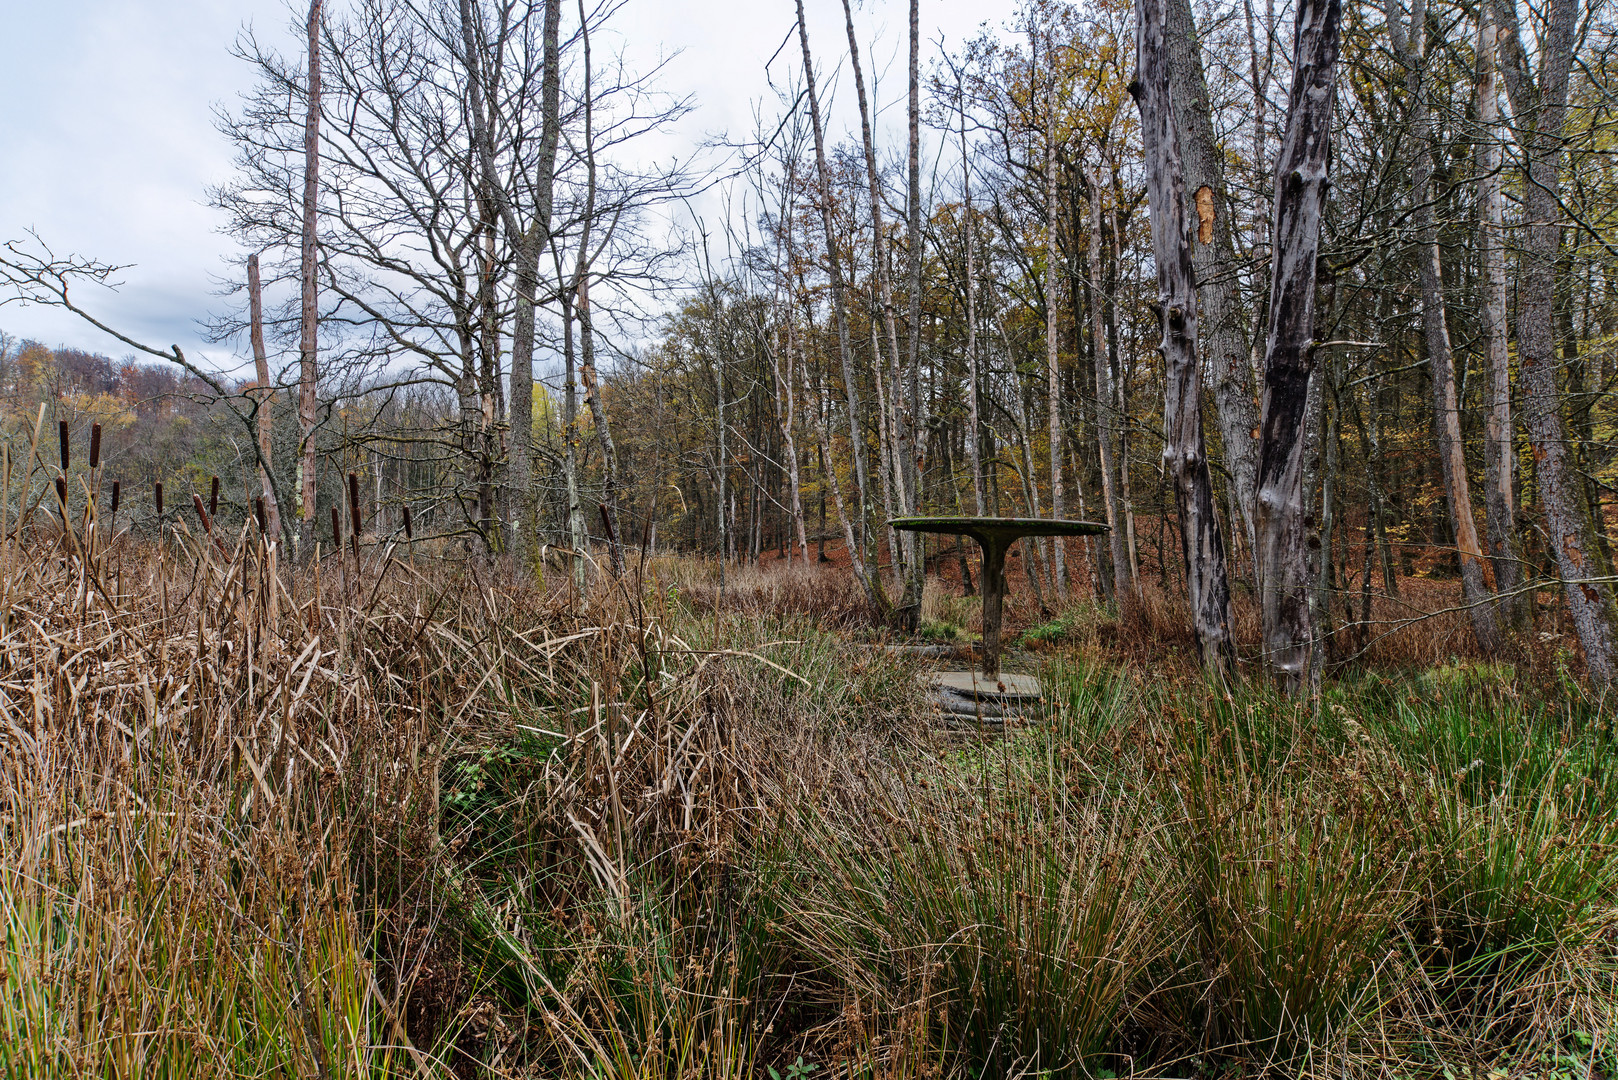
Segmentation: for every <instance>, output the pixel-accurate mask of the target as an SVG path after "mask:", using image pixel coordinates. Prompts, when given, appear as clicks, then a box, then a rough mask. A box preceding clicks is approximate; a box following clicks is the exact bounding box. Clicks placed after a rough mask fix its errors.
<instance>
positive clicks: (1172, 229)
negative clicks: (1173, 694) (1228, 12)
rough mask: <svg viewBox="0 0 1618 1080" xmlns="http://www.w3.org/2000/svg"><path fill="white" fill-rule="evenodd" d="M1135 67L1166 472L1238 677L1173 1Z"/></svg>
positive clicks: (1192, 586)
mask: <svg viewBox="0 0 1618 1080" xmlns="http://www.w3.org/2000/svg"><path fill="white" fill-rule="evenodd" d="M1135 30H1136V67H1135V78H1134V81H1133V82H1132V83H1131V84H1130V87H1129V91H1130V94H1131V95H1132V96H1133V97H1134V98H1135V103H1136V105H1137V106H1139V108H1140V115H1141V140H1142V143H1143V144H1144V146H1145V150H1146V183H1147V200H1148V205H1149V207H1150V211H1151V224H1152V251H1153V254H1154V255H1155V258H1156V262H1157V288H1158V300H1159V303H1160V305H1161V312H1160V314H1161V317H1162V326H1163V341H1162V345H1161V349H1162V353H1163V360H1164V365H1165V369H1166V370H1165V375H1164V396H1163V435H1164V440H1165V444H1164V447H1163V457H1164V464H1165V466H1166V468H1167V471H1168V473H1169V475H1170V476H1171V477H1172V478H1173V481H1174V493H1175V502H1176V504H1177V508H1178V511H1179V519H1180V535H1181V537H1182V539H1183V541H1184V551H1185V583H1186V593H1187V597H1188V599H1189V600H1190V604H1191V621H1192V627H1193V629H1194V630H1195V631H1196V635H1197V647H1198V650H1199V652H1200V653H1201V656H1202V662H1203V665H1204V666H1205V667H1207V668H1209V669H1211V670H1215V671H1219V672H1222V673H1227V674H1234V672H1235V666H1236V664H1235V661H1236V654H1235V644H1234V642H1233V640H1232V638H1231V615H1230V580H1229V576H1228V574H1227V571H1226V568H1225V545H1224V540H1223V538H1222V537H1221V536H1220V535H1219V523H1218V521H1217V520H1215V518H1214V500H1213V485H1212V483H1211V481H1210V478H1209V474H1208V455H1207V447H1206V445H1205V442H1204V439H1203V433H1202V409H1201V392H1202V369H1201V363H1200V358H1199V356H1198V355H1197V290H1196V278H1195V270H1194V268H1193V263H1192V254H1191V243H1190V237H1189V235H1188V234H1187V230H1186V215H1185V207H1186V203H1185V178H1184V175H1183V173H1182V171H1181V163H1180V140H1179V129H1178V125H1177V123H1176V121H1175V113H1174V95H1173V91H1172V89H1171V84H1170V76H1169V68H1170V66H1171V63H1170V58H1169V54H1168V45H1167V42H1166V41H1165V38H1166V37H1167V36H1168V34H1167V27H1166V25H1165V13H1164V0H1138V3H1137V6H1136V23H1135Z"/></svg>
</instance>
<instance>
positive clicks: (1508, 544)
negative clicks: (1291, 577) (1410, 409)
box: [1477, 3, 1528, 627]
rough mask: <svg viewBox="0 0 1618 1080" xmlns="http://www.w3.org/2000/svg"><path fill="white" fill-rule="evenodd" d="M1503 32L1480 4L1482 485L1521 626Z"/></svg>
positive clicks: (1504, 589) (1502, 580) (1491, 537)
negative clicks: (1485, 404) (1500, 63)
mask: <svg viewBox="0 0 1618 1080" xmlns="http://www.w3.org/2000/svg"><path fill="white" fill-rule="evenodd" d="M1496 35H1497V29H1496V26H1495V22H1494V15H1493V5H1492V4H1490V3H1482V4H1479V5H1478V40H1477V60H1478V76H1477V91H1478V100H1477V111H1478V128H1479V134H1480V136H1481V137H1480V138H1479V140H1478V152H1477V162H1478V217H1479V219H1480V220H1479V229H1478V232H1479V236H1478V257H1479V260H1480V262H1481V263H1482V267H1481V269H1482V277H1483V310H1482V316H1483V339H1484V348H1485V352H1486V355H1487V357H1488V361H1487V362H1488V370H1489V391H1488V393H1489V410H1488V412H1487V413H1486V414H1485V419H1484V428H1483V470H1484V471H1483V488H1484V509H1485V525H1486V528H1487V536H1488V544H1489V561H1490V562H1491V563H1492V564H1493V566H1494V586H1495V593H1496V594H1497V595H1498V596H1499V609H1500V617H1501V618H1502V619H1503V620H1504V621H1505V623H1506V625H1507V626H1512V627H1521V626H1522V625H1523V623H1524V621H1525V619H1526V616H1527V613H1528V605H1527V603H1526V602H1525V597H1523V596H1520V595H1517V589H1518V588H1519V587H1520V586H1521V585H1522V581H1523V569H1522V561H1521V559H1520V557H1519V555H1518V548H1517V500H1516V495H1515V493H1514V490H1513V487H1512V475H1513V473H1514V472H1515V469H1514V467H1513V464H1512V456H1513V455H1512V425H1511V350H1510V347H1509V345H1508V343H1507V339H1506V330H1507V327H1506V246H1505V192H1504V182H1503V179H1502V176H1501V171H1502V164H1503V163H1502V160H1501V158H1502V154H1501V140H1502V138H1503V133H1502V132H1501V130H1500V102H1499V88H1498V86H1497V85H1496V82H1495V68H1496V60H1495V55H1496V52H1497V47H1496V41H1495V38H1496Z"/></svg>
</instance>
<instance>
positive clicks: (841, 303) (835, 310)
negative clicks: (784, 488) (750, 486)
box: [797, 0, 890, 614]
mask: <svg viewBox="0 0 1618 1080" xmlns="http://www.w3.org/2000/svg"><path fill="white" fill-rule="evenodd" d="M797 5H798V43H799V45H800V47H801V48H802V51H803V77H804V87H805V93H806V96H807V97H808V107H809V121H810V126H811V128H812V129H813V131H814V137H815V178H816V202H817V203H818V204H819V210H820V220H821V227H822V229H823V230H824V232H825V244H826V264H827V269H828V272H829V273H830V275H831V293H832V317H833V319H834V320H835V323H836V326H837V351H838V355H839V357H840V358H841V360H842V366H843V387H844V391H845V393H846V395H847V398H848V434H849V443H850V453H851V454H852V456H853V459H854V478H855V483H856V485H857V491H856V493H855V494H856V506H857V508H858V513H859V519H860V522H861V530H860V531H861V532H863V527H864V520H865V498H866V492H867V491H868V490H869V481H868V480H867V473H866V469H865V451H864V449H863V441H864V440H863V439H862V438H861V436H860V432H859V415H860V408H859V391H858V388H857V386H856V384H855V380H854V353H853V347H852V343H851V342H850V341H849V334H848V309H847V303H848V300H847V296H846V295H845V292H846V284H845V282H844V279H843V267H842V259H841V256H840V255H839V254H838V252H837V230H836V225H835V222H834V221H833V217H832V202H831V198H832V189H831V176H830V173H829V170H828V169H827V166H826V133H825V128H824V126H823V125H822V123H821V111H820V97H819V95H818V94H817V92H816V89H815V68H814V56H813V54H811V52H810V51H809V25H808V23H806V22H805V21H804V17H803V0H797ZM865 556H866V552H865V550H864V546H863V545H858V544H852V543H851V544H850V546H849V557H850V558H851V560H852V561H853V566H854V574H855V576H856V577H858V578H859V581H860V584H861V585H862V586H864V588H865V592H866V595H867V596H869V597H870V599H871V602H872V603H874V604H875V605H876V606H877V607H878V608H879V609H880V610H881V611H882V612H883V613H884V614H886V613H887V611H888V609H889V607H890V605H889V603H888V599H887V595H886V592H885V591H884V589H883V587H882V579H881V578H880V577H879V576H878V575H877V574H876V573H875V572H874V571H873V570H872V568H871V567H869V566H868V565H867V564H866V561H865Z"/></svg>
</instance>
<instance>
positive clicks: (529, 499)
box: [461, 0, 572, 566]
mask: <svg viewBox="0 0 1618 1080" xmlns="http://www.w3.org/2000/svg"><path fill="white" fill-rule="evenodd" d="M561 25H562V0H545V14H544V23H543V25H542V27H541V38H542V48H543V49H544V51H545V59H544V63H545V67H544V74H543V76H542V82H541V83H540V143H539V157H538V160H537V161H536V162H535V164H534V176H533V178H532V180H531V181H530V183H529V184H528V185H527V187H528V189H529V190H530V192H531V198H532V200H533V205H532V206H531V207H530V208H529V212H530V213H531V214H532V215H533V216H532V217H531V218H530V220H529V221H528V222H527V225H526V227H525V226H524V225H523V223H522V222H521V220H520V216H519V214H518V212H517V207H516V205H515V203H516V197H515V195H514V194H513V193H512V192H509V191H507V190H506V189H505V188H504V187H503V186H501V184H500V183H499V178H498V175H497V173H496V169H495V149H494V134H493V131H492V130H491V128H492V126H493V123H494V118H493V117H492V116H491V115H490V111H489V110H490V108H491V107H492V103H493V102H494V101H496V100H497V98H496V97H495V95H494V94H493V92H492V90H493V88H491V87H488V86H486V85H485V84H484V74H483V65H482V62H481V57H482V48H483V45H484V42H483V40H482V34H481V33H480V28H481V23H480V21H479V20H478V18H477V16H476V13H475V4H474V2H473V0H461V35H462V42H463V45H464V48H465V50H466V56H465V57H464V58H463V62H464V63H465V65H466V69H467V76H468V83H469V86H468V98H469V104H470V106H471V114H472V138H473V142H474V144H475V150H476V152H477V156H478V163H479V168H480V170H481V173H482V177H483V182H484V183H485V184H486V185H487V186H488V188H489V190H490V191H491V192H492V193H493V195H494V197H495V201H496V205H497V207H498V209H499V211H500V217H501V221H502V223H503V224H504V225H505V229H506V235H507V237H508V238H511V239H512V240H513V241H514V242H515V247H516V275H515V276H516V281H515V286H516V289H515V291H516V301H517V303H516V309H517V310H516V319H515V322H514V325H513V327H512V334H511V438H510V441H509V446H508V453H509V461H508V465H507V471H506V477H507V480H508V482H509V484H510V489H511V512H512V513H513V514H514V516H515V517H516V531H517V537H516V550H517V556H518V559H519V560H520V561H521V562H522V564H523V565H525V566H526V565H531V564H532V562H533V559H534V555H535V543H534V525H535V521H534V497H533V422H534V305H535V303H536V302H537V298H538V293H539V259H540V256H541V255H542V254H543V253H544V251H545V249H546V248H547V247H549V246H550V240H551V213H552V209H553V206H554V203H555V186H556V151H557V145H558V143H559V142H560V141H561V134H562V122H561V94H562V75H561ZM496 44H497V47H498V48H501V49H504V48H505V44H506V42H505V34H504V32H502V34H501V36H500V38H499V40H498V41H497V43H496ZM571 348H572V333H571V330H569V334H568V349H569V350H571ZM570 370H571V368H570Z"/></svg>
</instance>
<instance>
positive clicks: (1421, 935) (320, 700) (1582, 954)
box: [0, 436, 1618, 1080]
mask: <svg viewBox="0 0 1618 1080" xmlns="http://www.w3.org/2000/svg"><path fill="white" fill-rule="evenodd" d="M35 445H36V450H37V436H36V439H35ZM30 460H33V461H34V462H35V467H34V468H33V469H32V470H25V469H22V468H18V469H16V470H13V469H11V468H10V465H11V461H10V458H9V457H7V459H6V460H5V462H4V464H5V466H6V469H5V475H4V477H3V480H4V489H5V490H4V495H5V498H4V499H0V506H4V507H6V511H5V513H6V520H5V521H4V522H0V535H3V539H0V1024H3V1025H4V1030H3V1031H0V1071H3V1072H4V1074H5V1075H8V1076H16V1077H24V1076H26V1077H55V1076H62V1077H68V1076H71V1077H86V1076H95V1077H148V1076H159V1077H163V1076H175V1077H178V1076H184V1077H187V1078H193V1077H270V1076H278V1077H279V1076H284V1077H305V1076H307V1077H339V1076H344V1077H346V1076H362V1075H363V1076H376V1077H384V1076H401V1077H404V1076H414V1077H422V1076H434V1077H437V1076H445V1077H450V1076H454V1077H463V1076H464V1077H473V1076H523V1077H529V1076H533V1077H538V1076H546V1077H550V1076H555V1077H577V1078H581V1080H582V1078H584V1077H591V1078H607V1077H614V1078H618V1077H622V1078H630V1077H635V1078H642V1077H645V1078H650V1077H680V1078H685V1077H738V1078H739V1077H771V1078H772V1080H776V1078H790V1080H808V1078H809V1077H811V1076H812V1077H813V1078H814V1080H821V1078H831V1077H844V1076H847V1077H851V1078H852V1077H856V1076H860V1077H863V1076H872V1077H876V1076H884V1077H887V1076H895V1077H908V1076H915V1077H940V1078H941V1077H962V1078H965V1077H998V1076H1034V1075H1039V1076H1052V1077H1055V1076H1095V1077H1102V1076H1122V1075H1136V1076H1199V1077H1200V1076H1216V1075H1217V1076H1229V1075H1236V1074H1241V1075H1249V1074H1261V1073H1262V1074H1270V1075H1288V1076H1292V1075H1327V1074H1331V1075H1334V1076H1355V1077H1362V1076H1363V1077H1370V1076H1409V1077H1425V1076H1431V1077H1435V1078H1436V1077H1439V1076H1446V1077H1454V1076H1459V1075H1462V1074H1468V1075H1471V1074H1476V1075H1488V1074H1491V1071H1492V1073H1493V1074H1495V1075H1545V1076H1551V1075H1556V1076H1567V1077H1572V1076H1575V1075H1577V1076H1594V1075H1611V1074H1612V1072H1613V1071H1614V1068H1615V1066H1618V1053H1615V1051H1614V1042H1615V1037H1614V1036H1615V1032H1618V989H1615V986H1614V973H1615V971H1618V964H1615V963H1614V960H1615V957H1614V940H1615V933H1614V929H1615V926H1614V919H1613V896H1614V888H1615V871H1618V835H1615V834H1618V815H1615V814H1614V809H1615V807H1614V800H1615V798H1618V777H1615V775H1614V769H1613V765H1612V760H1613V759H1612V747H1611V726H1610V725H1611V717H1610V710H1608V709H1607V708H1606V706H1605V705H1604V703H1603V702H1602V701H1601V700H1599V699H1591V698H1588V697H1586V696H1585V695H1584V694H1583V693H1582V691H1580V690H1579V688H1578V687H1577V686H1576V685H1566V686H1564V685H1562V684H1557V683H1553V684H1551V686H1550V687H1549V688H1548V691H1547V692H1544V693H1539V694H1535V695H1530V694H1528V693H1526V692H1524V691H1523V690H1522V689H1520V688H1519V687H1518V686H1517V685H1516V684H1515V681H1514V680H1513V679H1512V678H1511V677H1510V675H1509V673H1508V672H1507V671H1506V669H1504V668H1501V667H1499V666H1492V667H1491V666H1486V665H1480V664H1455V665H1450V666H1447V667H1444V668H1439V669H1434V670H1432V671H1430V672H1427V673H1426V674H1423V675H1420V676H1408V675H1406V676H1398V677H1394V676H1388V675H1378V674H1375V673H1371V674H1363V675H1361V676H1357V677H1356V678H1355V679H1352V680H1344V681H1341V682H1338V683H1334V684H1332V685H1331V686H1330V687H1328V689H1327V691H1326V692H1325V693H1324V694H1323V695H1322V696H1321V698H1319V699H1318V700H1316V701H1312V702H1304V703H1294V702H1290V701H1286V700H1282V699H1280V698H1277V697H1275V696H1273V695H1271V694H1270V693H1268V692H1267V691H1266V690H1264V689H1263V688H1261V687H1248V688H1245V689H1242V690H1240V691H1239V692H1230V691H1227V690H1225V689H1222V688H1213V687H1208V686H1206V685H1203V684H1201V683H1198V682H1195V681H1194V680H1191V681H1187V680H1184V679H1166V678H1161V677H1153V678H1147V677H1146V675H1145V673H1144V672H1143V670H1142V667H1141V665H1133V664H1132V665H1126V666H1123V667H1118V666H1115V665H1113V664H1112V663H1110V662H1101V661H1100V660H1098V657H1100V658H1106V657H1109V656H1110V654H1109V653H1108V652H1107V651H1106V650H1105V649H1097V648H1095V646H1094V643H1093V642H1091V641H1089V640H1088V639H1087V638H1086V636H1085V633H1083V632H1081V633H1076V634H1073V635H1071V637H1070V638H1069V639H1068V640H1067V641H1066V642H1063V641H1056V642H1054V643H1053V644H1050V645H1048V646H1047V647H1046V648H1045V651H1044V652H1042V653H1041V654H1040V655H1039V657H1038V662H1039V664H1040V666H1041V673H1042V676H1043V678H1044V679H1045V682H1046V686H1047V688H1048V695H1047V707H1046V710H1045V711H1044V712H1043V713H1042V714H1041V715H1039V716H1038V717H1037V718H1035V719H1034V720H1033V721H1031V722H1029V723H1028V724H1026V725H1023V726H1021V727H1020V728H1015V729H1013V730H1010V731H1000V730H983V731H978V732H973V731H967V732H962V731H958V730H945V729H943V728H937V727H935V726H934V725H933V724H932V723H931V722H930V718H929V715H928V713H927V711H926V706H925V703H924V698H923V695H922V693H921V691H920V689H919V686H918V681H917V679H916V678H915V675H916V671H915V668H914V665H913V662H912V661H908V660H906V659H904V658H902V657H896V656H894V655H891V654H890V653H889V652H887V651H883V650H873V649H869V648H866V647H863V646H861V645H859V644H857V643H855V642H854V640H853V639H854V638H855V637H859V636H862V635H863V634H865V633H866V632H867V630H866V626H867V624H866V623H864V622H862V619H867V618H868V613H866V612H864V611H863V608H862V606H861V604H860V601H859V597H858V596H857V594H856V593H855V592H854V591H853V590H851V589H848V588H847V587H846V585H845V584H843V583H841V581H840V579H838V578H836V577H831V576H826V573H827V572H812V571H809V570H807V569H800V570H795V571H794V572H793V574H792V575H780V576H777V575H774V574H760V573H757V572H749V573H748V574H742V575H737V574H735V573H730V574H728V575H727V576H726V579H725V581H724V584H723V586H721V584H720V582H719V580H718V573H717V569H716V568H714V567H711V566H710V567H705V566H701V565H698V564H693V563H690V562H684V561H679V560H669V559H661V560H658V559H649V558H640V559H636V560H633V565H632V567H631V570H630V572H629V573H627V574H626V575H625V576H624V577H622V578H620V579H604V580H600V581H597V582H596V583H595V584H594V585H592V587H591V588H590V589H589V590H587V591H586V592H585V594H584V595H576V594H575V592H574V590H573V588H572V586H571V585H570V584H561V583H557V582H554V581H553V587H552V588H546V587H545V586H544V585H543V584H541V583H538V581H537V580H536V579H535V578H534V577H532V576H530V575H518V574H516V573H515V572H513V571H512V570H511V569H510V568H502V567H500V566H495V565H488V564H485V563H481V562H477V561H470V560H465V559H453V558H449V557H447V556H444V555H443V554H442V553H439V552H434V551H429V550H428V549H427V547H426V546H425V545H424V546H423V547H422V550H419V551H413V550H412V544H411V543H410V542H408V541H407V540H405V539H404V538H394V540H388V539H387V538H376V537H356V536H355V534H354V533H353V532H352V530H349V532H348V533H347V534H346V535H340V537H339V540H340V542H339V543H336V544H329V543H323V544H322V548H321V550H320V552H319V553H318V555H317V556H316V557H314V558H311V559H310V560H309V561H308V563H307V564H306V565H303V566H300V567H297V568H293V567H289V566H288V565H287V560H285V559H284V558H283V557H282V554H281V553H280V552H279V551H278V548H277V545H276V544H274V543H273V542H271V541H270V540H269V539H268V538H266V537H264V536H263V535H261V534H260V532H259V531H258V528H257V525H256V523H255V522H254V520H253V519H252V517H251V516H249V517H248V518H247V520H245V521H239V522H235V523H234V524H233V525H231V526H229V527H227V526H226V524H225V523H224V521H223V520H222V517H223V516H225V515H217V514H214V513H210V512H209V511H210V510H212V509H213V508H212V507H209V506H208V505H206V501H205V500H204V499H202V498H201V497H200V496H199V497H198V498H197V499H196V501H195V503H193V504H191V505H189V506H186V505H183V504H182V506H181V508H180V509H179V510H178V511H176V510H175V508H174V507H172V506H171V507H169V508H168V512H167V513H166V514H165V515H164V516H163V517H162V518H161V520H160V521H159V522H158V523H157V525H156V527H154V528H151V529H149V530H148V535H147V536H145V537H144V538H140V539H137V538H136V537H133V536H131V535H129V534H127V533H122V534H120V533H119V532H117V531H116V528H115V527H116V525H117V521H116V519H115V518H113V517H112V516H111V515H109V516H108V519H107V521H106V522H105V524H103V522H102V521H101V520H99V519H98V518H97V510H98V509H103V508H106V507H107V506H108V503H107V500H106V497H105V496H106V493H99V494H100V497H99V498H97V494H98V493H97V490H96V476H97V475H98V474H95V473H93V472H92V475H91V476H90V478H89V479H88V480H87V481H86V483H85V488H84V495H85V496H86V498H85V499H84V500H83V502H84V505H85V509H84V510H83V511H82V512H79V513H75V512H73V511H70V510H67V507H69V506H70V505H77V504H75V503H73V502H72V501H71V500H66V499H61V498H60V497H59V496H58V495H57V493H56V491H55V489H54V485H53V484H52V483H50V482H48V481H49V480H50V477H49V476H48V474H47V476H46V480H47V482H46V483H44V484H43V485H42V484H41V483H40V479H41V477H40V473H41V469H40V468H39V467H38V463H37V452H36V453H35V454H34V455H33V456H32V458H31V459H30ZM25 473H30V474H31V479H32V483H29V482H28V481H29V478H30V477H29V476H25V475H24V474H25ZM53 498H54V499H56V500H57V502H56V503H55V504H54V508H55V511H56V512H54V513H53V512H52V511H53V503H52V501H51V500H52V499H53ZM64 511H66V512H64ZM357 540H363V541H364V542H363V543H360V542H356V541H357ZM564 576H565V575H556V574H552V575H551V577H552V578H553V579H554V578H560V577H564ZM930 604H931V608H930V610H931V612H932V613H933V614H934V615H935V616H936V615H937V614H938V613H939V612H940V611H944V613H945V614H948V611H946V610H945V608H947V604H946V603H945V602H944V601H942V600H940V599H939V598H938V597H937V596H934V597H933V598H932V600H931V601H930ZM941 605H943V606H941ZM1097 618H1098V619H1099V618H1100V616H1098V617H1097ZM1096 625H1099V623H1097V624H1096ZM1131 632H1136V631H1131Z"/></svg>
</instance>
